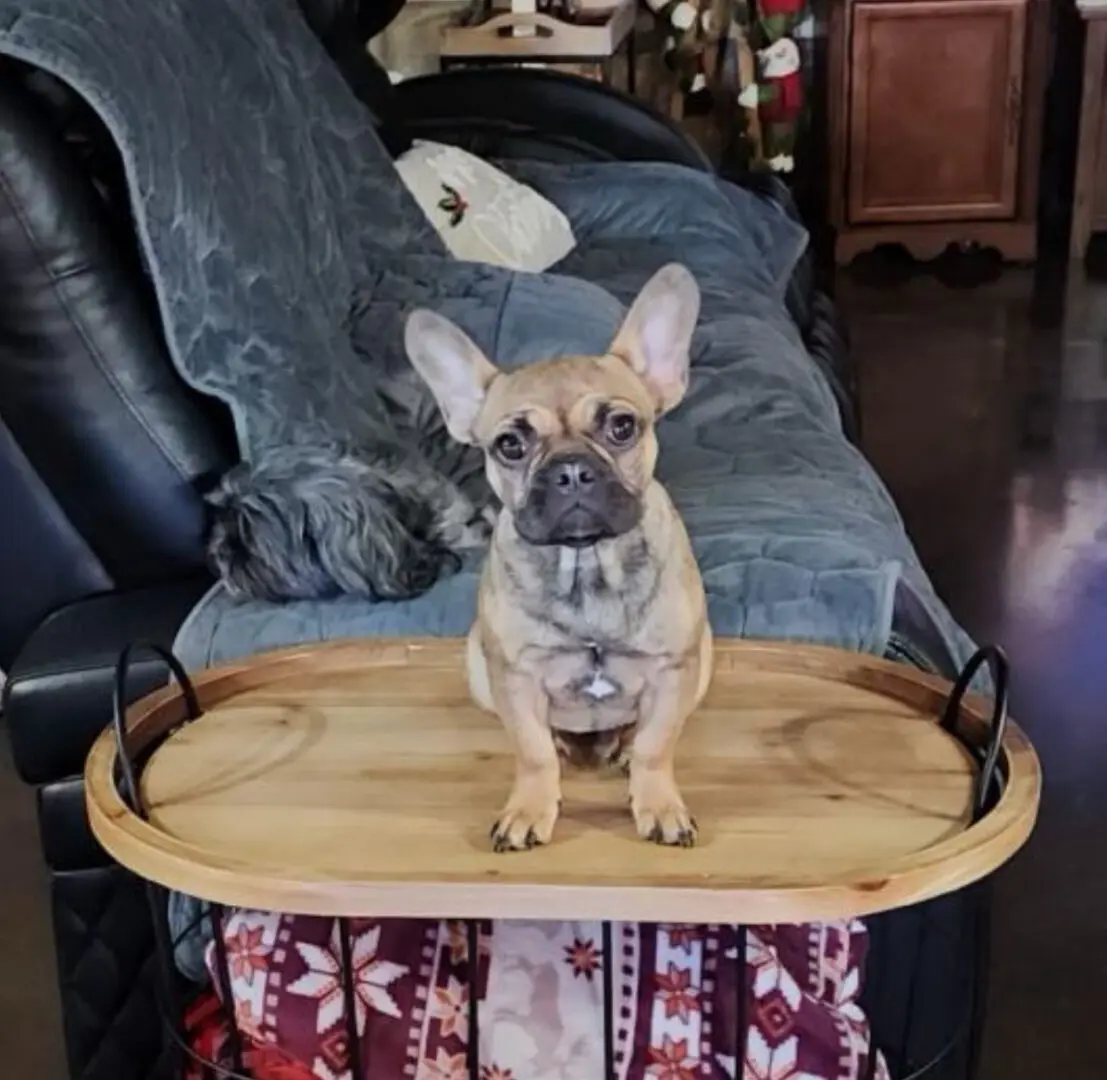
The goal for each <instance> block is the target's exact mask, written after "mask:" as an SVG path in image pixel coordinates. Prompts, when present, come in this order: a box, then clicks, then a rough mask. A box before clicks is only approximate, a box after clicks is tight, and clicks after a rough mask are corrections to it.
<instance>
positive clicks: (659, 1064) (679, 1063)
mask: <svg viewBox="0 0 1107 1080" xmlns="http://www.w3.org/2000/svg"><path fill="white" fill-rule="evenodd" d="M698 1067H699V1060H698V1059H697V1058H690V1057H689V1056H688V1040H687V1039H670V1038H669V1036H668V1035H666V1036H665V1037H664V1038H663V1039H662V1041H661V1046H660V1048H659V1047H656V1046H651V1047H650V1064H649V1067H648V1068H647V1070H646V1071H647V1072H648V1073H649V1074H650V1076H652V1077H654V1078H655V1080H695V1078H696V1070H697V1069H698Z"/></svg>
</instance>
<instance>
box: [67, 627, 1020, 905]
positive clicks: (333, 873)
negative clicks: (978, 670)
mask: <svg viewBox="0 0 1107 1080" xmlns="http://www.w3.org/2000/svg"><path fill="white" fill-rule="evenodd" d="M196 686H197V691H198V693H199V697H200V701H201V704H202V706H203V707H204V709H205V710H206V713H205V715H204V716H203V717H202V718H201V719H200V720H198V721H196V722H194V723H191V724H188V725H185V726H183V727H179V729H178V730H177V731H176V732H175V733H174V734H172V735H171V736H170V737H169V738H168V739H167V740H166V741H165V742H164V744H163V745H162V746H161V747H160V748H158V749H157V750H156V751H155V752H154V754H153V756H152V758H151V760H150V763H149V765H148V766H147V768H146V770H145V772H144V775H143V779H142V787H143V791H144V793H145V797H146V799H147V800H148V804H149V806H150V808H151V813H150V820H149V822H143V821H141V820H139V819H138V818H137V817H136V816H135V815H133V814H131V813H130V812H129V811H128V810H127V808H126V807H125V805H124V804H123V802H122V800H121V798H120V796H119V794H118V792H117V790H116V787H115V784H114V782H113V780H112V770H113V767H114V759H115V752H114V745H113V740H112V738H111V735H110V733H105V734H104V735H103V736H102V737H101V738H100V739H99V740H98V741H97V743H96V745H95V746H94V748H93V750H92V752H91V754H90V756H89V759H88V763H87V768H86V784H87V792H88V809H89V815H90V819H91V822H92V827H93V830H94V832H95V834H96V836H97V837H98V839H99V840H100V842H101V843H102V844H103V845H104V847H105V848H106V849H107V850H108V851H109V852H110V853H111V854H112V855H114V856H115V858H117V859H118V860H119V861H120V862H121V863H123V864H124V865H125V866H128V867H130V868H131V869H132V870H134V871H135V872H137V873H139V874H141V875H142V876H144V877H146V878H149V879H152V880H154V881H157V882H160V883H161V884H164V885H166V886H169V887H171V888H175V889H180V890H182V891H185V892H188V893H191V894H193V895H197V896H202V897H205V898H208V899H212V900H217V901H221V902H223V903H226V904H232V905H241V906H250V907H261V908H267V909H273V910H280V911H293V912H304V913H308V914H321V915H338V914H348V915H355V914H360V915H379V916H400V915H410V916H422V917H440V916H452V917H457V918H465V917H486V918H497V917H519V916H523V915H526V916H527V917H530V918H550V919H563V918H573V919H586V918H589V919H591V918H611V919H628V920H639V921H671V920H675V921H692V922H717V921H744V922H751V923H761V922H801V921H807V920H814V919H827V918H839V917H845V916H849V915H863V914H867V913H870V912H874V911H879V910H885V909H888V908H892V907H897V906H902V905H905V904H909V903H914V902H917V901H920V900H923V899H926V898H928V897H932V896H935V895H939V894H941V893H945V892H948V891H951V890H954V889H957V888H960V887H962V886H964V885H966V884H968V883H970V882H971V881H974V880H976V879H979V878H981V877H983V876H985V875H987V874H989V873H991V872H992V871H993V870H994V869H995V868H996V867H997V866H999V865H1000V864H1001V863H1002V862H1004V861H1005V860H1006V859H1008V858H1009V857H1010V856H1011V855H1012V854H1013V853H1014V852H1015V851H1016V850H1017V849H1018V847H1019V846H1020V845H1021V844H1022V843H1023V842H1024V840H1025V839H1026V837H1027V836H1028V835H1029V833H1030V830H1031V828H1032V826H1033V823H1034V820H1035V816H1036V812H1037V806H1038V800H1039V792H1040V783H1041V779H1040V773H1039V768H1038V762H1037V759H1036V757H1035V754H1034V751H1033V749H1032V747H1031V746H1030V745H1029V743H1028V742H1027V740H1026V739H1025V737H1024V736H1023V735H1022V733H1021V732H1020V731H1018V730H1017V729H1016V728H1014V727H1012V729H1011V731H1010V733H1009V736H1008V739H1007V743H1006V746H1005V756H1006V764H1007V768H1008V770H1009V774H1010V782H1009V784H1008V787H1007V790H1006V791H1005V794H1004V796H1003V798H1002V799H1001V801H1000V803H999V805H998V806H997V807H996V808H995V810H993V811H992V813H990V814H989V815H988V816H987V817H986V818H985V819H984V820H983V821H982V822H980V823H978V824H977V825H975V826H972V827H969V810H970V801H971V795H972V782H973V766H972V764H971V761H970V759H969V756H968V754H967V753H966V752H965V750H964V748H963V747H961V746H960V745H959V744H958V743H957V742H956V741H955V740H953V739H952V738H950V737H949V736H947V735H946V734H945V733H944V732H942V731H941V729H940V728H939V727H938V725H937V724H936V723H935V722H934V718H935V716H936V715H937V714H938V712H939V711H940V708H941V705H942V703H943V701H944V699H945V692H946V689H947V687H946V685H945V684H944V683H943V682H942V681H941V680H938V679H934V678H931V677H928V676H925V675H921V674H918V673H915V672H913V671H911V670H909V669H906V668H903V667H900V666H897V665H894V664H890V663H887V662H885V661H881V660H877V659H874V658H871V657H865V656H858V655H856V654H852V653H844V652H838V651H836V650H828V649H818V648H811V647H789V646H782V645H768V644H760V643H750V642H729V641H724V642H721V643H719V644H718V647H717V654H716V673H715V679H714V682H713V683H712V687H711V690H710V691H709V694H708V697H707V699H706V701H705V703H704V706H703V707H702V708H701V709H700V710H699V712H697V713H696V714H695V715H694V716H693V718H692V719H691V721H690V722H689V724H688V727H687V729H686V731H685V734H684V736H683V737H682V740H681V744H680V748H679V752H678V757H677V775H678V778H679V780H680V783H681V786H682V789H683V791H684V793H685V797H686V799H687V800H688V803H689V805H690V807H691V808H692V810H693V812H694V813H695V814H696V816H697V818H698V821H699V826H700V841H699V844H698V845H697V847H695V848H694V849H691V850H681V849H665V848H660V847H657V846H654V845H650V844H647V843H644V842H643V841H641V840H639V839H638V838H637V837H636V836H635V834H634V829H633V825H632V822H631V818H630V814H629V812H628V811H627V808H626V784H625V781H624V780H622V778H620V777H616V776H608V775H600V774H594V773H580V774H572V775H570V776H568V777H567V778H566V783H565V789H564V793H565V804H564V809H563V812H562V818H561V821H560V822H559V825H558V829H557V832H556V834H555V837H554V841H553V843H552V844H551V845H550V846H549V847H546V848H541V849H536V850H534V851H530V852H525V853H514V854H502V855H497V854H494V853H493V852H492V851H491V849H490V844H489V841H488V828H489V825H490V824H491V822H492V820H493V818H494V816H495V814H496V811H497V810H498V809H499V806H500V803H501V802H502V799H503V797H504V794H505V792H506V791H507V790H508V786H509V782H510V777H511V757H510V753H509V750H508V747H507V745H506V741H505V738H504V735H503V732H502V730H501V728H500V726H499V724H498V721H497V720H496V719H495V718H494V717H490V716H487V715H484V714H482V713H480V712H479V711H477V710H476V709H475V708H474V707H473V706H472V705H470V703H469V700H468V694H467V691H466V687H465V681H464V675H463V662H462V645H461V643H460V642H456V641H452V640H436V641H408V642H399V641H397V642H358V643H337V644H333V645H324V646H317V647H313V648H307V649H297V650H291V651H284V652H281V653H274V654H270V655H268V656H262V657H258V658H255V659H254V660H252V661H250V662H248V663H243V664H239V665H232V666H230V667H227V668H222V669H214V670H211V671H208V672H204V673H202V674H201V675H199V676H198V677H197V679H196ZM986 715H987V709H986V706H985V705H984V704H983V703H981V702H979V701H975V700H973V701H971V702H970V703H969V704H968V706H967V707H966V710H965V713H964V716H963V720H964V723H965V724H966V730H967V731H969V732H970V733H972V735H973V737H974V738H975V739H981V738H983V736H984V733H985V730H986ZM183 716H184V712H183V703H182V700H181V698H180V695H179V694H178V693H177V691H176V690H175V688H167V689H166V690H163V691H159V692H158V693H155V694H153V695H151V696H150V697H148V698H146V699H144V700H143V701H141V702H139V703H138V704H136V705H135V706H133V707H132V708H131V709H130V711H129V714H128V724H129V729H130V735H129V745H130V747H131V748H132V750H133V751H134V752H136V753H138V752H141V750H142V748H143V747H144V746H148V745H150V744H151V742H152V741H156V740H157V739H158V738H159V737H160V735H161V734H162V733H163V732H165V731H166V730H170V729H172V728H174V727H177V726H178V725H179V723H180V721H181V719H182V718H183Z"/></svg>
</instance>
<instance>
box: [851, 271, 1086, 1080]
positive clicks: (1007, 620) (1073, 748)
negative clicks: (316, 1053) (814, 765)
mask: <svg viewBox="0 0 1107 1080" xmlns="http://www.w3.org/2000/svg"><path fill="white" fill-rule="evenodd" d="M1073 278H1074V280H1073V281H1071V282H1070V284H1069V287H1068V289H1067V292H1066V295H1065V297H1064V299H1065V317H1064V321H1063V323H1062V325H1061V326H1059V327H1058V326H1052V327H1051V326H1046V327H1036V326H1035V325H1034V319H1033V318H1032V313H1033V309H1032V303H1033V301H1034V296H1033V283H1032V280H1031V277H1030V275H1029V274H1026V275H1021V274H1013V273H1008V274H1006V275H1004V277H1003V278H1002V279H1001V280H1000V281H998V282H996V283H995V284H994V285H990V286H986V287H983V288H981V289H976V290H966V291H953V290H949V289H946V288H943V287H942V286H940V285H938V284H937V283H936V282H934V281H933V280H932V279H918V280H915V281H912V282H910V283H909V284H907V285H905V286H903V287H900V288H896V289H883V290H868V289H861V288H856V287H851V286H850V284H849V282H848V281H846V282H843V283H842V285H841V288H840V293H841V301H842V306H843V307H844V309H845V310H846V311H847V313H848V316H849V326H850V329H851V332H852V335H853V344H854V350H855V353H856V355H857V357H858V360H859V362H860V364H861V387H862V415H863V422H864V425H865V427H864V444H865V448H866V450H867V452H868V454H869V456H870V458H871V459H872V460H873V462H874V463H875V464H876V466H877V468H878V470H879V471H880V472H881V474H882V476H883V477H884V478H885V480H886V482H887V483H888V486H889V487H890V488H891V490H892V492H893V494H894V495H895V496H896V498H897V500H898V502H899V504H900V506H901V508H902V511H903V515H904V518H905V520H906V523H907V526H908V529H909V530H910V532H911V535H912V536H913V538H914V540H915V543H916V545H917V547H918V550H919V552H920V554H921V555H922V558H923V561H924V562H925V564H926V566H927V568H928V569H929V571H930V573H931V574H932V576H933V579H934V582H935V584H936V586H937V588H938V591H939V592H940V593H941V594H942V595H943V596H944V597H945V599H946V600H947V602H948V603H949V604H950V606H951V607H952V609H953V611H954V613H955V614H956V615H957V617H958V618H959V619H960V620H961V621H962V622H963V623H964V625H965V626H966V627H967V628H968V629H969V631H970V632H971V633H973V634H974V635H975V636H976V637H977V638H978V639H980V640H994V641H999V642H1000V643H1002V644H1003V645H1004V647H1005V648H1006V649H1007V652H1008V654H1009V656H1010V659H1011V661H1012V666H1013V671H1014V676H1013V680H1012V694H1013V697H1012V707H1013V712H1014V715H1015V716H1016V718H1017V719H1018V720H1019V721H1020V722H1021V723H1022V724H1023V725H1024V726H1025V728H1026V729H1027V731H1028V732H1029V733H1030V735H1031V737H1032V739H1033V740H1034V742H1035V744H1036V746H1037V748H1038V751H1039V753H1040V755H1041V758H1042V762H1043V767H1044V770H1045V776H1046V796H1045V800H1044V805H1043V810H1042V815H1041V820H1040V824H1039V826H1038V829H1037V832H1036V834H1035V836H1034V837H1033V839H1032V841H1031V843H1030V845H1029V846H1028V848H1027V849H1026V850H1025V851H1024V852H1023V853H1022V855H1020V856H1019V857H1018V858H1017V859H1016V860H1015V861H1014V862H1013V863H1012V864H1011V865H1010V866H1009V867H1008V868H1007V869H1006V870H1005V871H1003V872H1002V873H1001V874H1000V876H999V878H998V882H997V886H998V887H997V896H996V916H995V918H996V922H995V960H994V969H993V970H994V975H993V978H994V982H993V998H992V1002H991V1006H990V1010H989V1023H988V1029H987V1040H986V1048H985V1061H984V1070H983V1077H982V1080H1053V1078H1057V1080H1061V1078H1062V1077H1064V1078H1066V1080H1085V1078H1087V1080H1092V1078H1096V1077H1104V1076H1107V1033H1105V1032H1104V1030H1103V1029H1101V1028H1100V1027H1099V1024H1100V1023H1102V1019H1101V1017H1102V1013H1103V1007H1104V983H1103V978H1104V974H1105V972H1107V781H1105V779H1104V776H1105V774H1107V288H1104V287H1103V286H1089V285H1087V284H1086V283H1085V282H1084V281H1083V280H1082V276H1081V275H1079V274H1078V273H1077V274H1074V275H1073ZM1045 284H1046V285H1047V287H1048V286H1050V285H1053V284H1054V283H1053V282H1049V281H1047V282H1046V283H1045Z"/></svg>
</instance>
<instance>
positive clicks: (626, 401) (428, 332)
mask: <svg viewBox="0 0 1107 1080" xmlns="http://www.w3.org/2000/svg"><path fill="white" fill-rule="evenodd" d="M698 316H699V290H698V288H697V287H696V283H695V280H694V279H693V277H692V275H691V274H690V273H689V272H688V271H687V270H686V269H685V268H684V267H683V266H680V265H678V264H675V263H674V264H671V265H669V266H666V267H664V268H662V269H661V270H659V271H658V272H657V273H656V274H655V275H654V276H653V277H652V278H651V279H650V280H649V281H648V282H647V283H646V285H645V287H644V288H643V289H642V291H641V293H639V295H638V297H637V299H636V300H635V301H634V304H633V305H632V306H631V309H630V311H629V312H628V313H627V317H626V319H625V320H624V322H623V325H622V327H621V328H620V329H619V332H618V334H617V335H616V336H615V340H614V341H613V342H612V344H611V346H610V348H609V350H608V352H607V353H606V354H605V355H603V356H563V357H558V358H556V359H552V360H546V361H543V362H540V363H536V364H530V365H527V366H525V367H521V368H518V369H516V370H514V371H510V372H501V371H499V370H498V369H497V368H495V367H494V366H493V365H492V364H491V363H490V362H489V361H488V359H487V358H486V357H485V356H484V354H483V353H482V352H481V351H480V349H478V348H477V346H476V345H475V344H473V342H472V341H471V340H470V339H469V338H468V337H467V336H466V335H465V334H464V333H463V332H462V331H461V330H460V329H458V328H457V327H456V326H454V324H453V323H451V322H449V320H447V319H445V318H443V317H442V316H441V315H437V314H435V313H433V312H430V311H415V312H412V314H411V315H410V316H409V318H408V322H407V328H406V334H405V345H406V348H407V353H408V356H409V357H410V359H411V362H412V363H413V364H414V366H415V368H416V369H417V370H418V372H419V373H420V375H422V377H423V378H424V379H425V380H426V382H427V384H428V386H429V387H430V389H431V391H432V392H433V394H434V396H435V398H436V400H437V401H438V405H439V408H440V409H441V410H442V413H443V416H444V417H445V420H446V424H447V426H448V427H449V430H450V433H451V434H452V435H453V436H454V438H456V439H459V440H460V441H462V442H467V443H473V444H476V445H478V446H480V447H481V448H482V449H483V451H484V454H485V463H486V469H487V473H488V479H489V483H490V484H491V485H492V488H493V490H494V491H495V492H496V494H497V495H498V496H499V498H500V501H501V502H502V503H503V505H504V507H505V509H506V510H507V511H508V512H509V513H510V514H511V515H512V516H513V518H514V521H515V527H516V531H517V532H518V533H519V535H520V536H521V537H522V538H523V539H524V540H526V541H527V542H528V543H531V544H538V545H549V544H557V545H564V546H567V547H586V546H589V545H591V544H594V543H596V542H597V541H600V540H604V539H609V538H611V537H615V536H620V535H622V534H623V533H626V532H629V531H630V530H631V529H633V528H634V527H635V526H636V525H637V524H638V521H639V520H640V518H641V512H642V501H641V500H642V496H643V494H644V493H645V491H646V489H647V487H648V486H649V483H650V480H651V478H652V477H653V472H654V466H655V464H656V462H657V438H656V435H655V433H654V423H655V421H656V420H657V418H658V417H659V416H660V415H661V414H662V413H664V412H666V411H667V410H669V409H671V408H673V406H675V405H676V404H677V403H678V402H679V401H680V399H681V398H682V397H683V396H684V391H685V388H686V386H687V382H688V363H689V348H690V345H691V340H692V333H693V331H694V330H695V326H696V320H697V318H698Z"/></svg>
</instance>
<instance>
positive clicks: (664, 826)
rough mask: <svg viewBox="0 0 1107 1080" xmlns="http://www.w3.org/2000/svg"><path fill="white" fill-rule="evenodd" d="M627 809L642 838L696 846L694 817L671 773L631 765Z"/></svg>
mask: <svg viewBox="0 0 1107 1080" xmlns="http://www.w3.org/2000/svg"><path fill="white" fill-rule="evenodd" d="M630 811H631V813H632V814H633V815H634V824H635V826H636V827H637V829H638V835H639V836H640V837H642V839H643V840H649V841H651V842H652V843H655V844H672V845H674V846H678V847H693V846H694V845H695V843H696V819H695V818H693V817H692V815H691V814H689V813H688V808H687V807H686V806H685V805H684V800H683V799H682V798H681V797H680V790H679V789H678V788H677V786H676V781H675V780H674V779H673V777H672V776H671V774H669V773H665V772H658V771H653V770H650V771H647V770H635V769H633V768H632V770H631V780H630Z"/></svg>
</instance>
